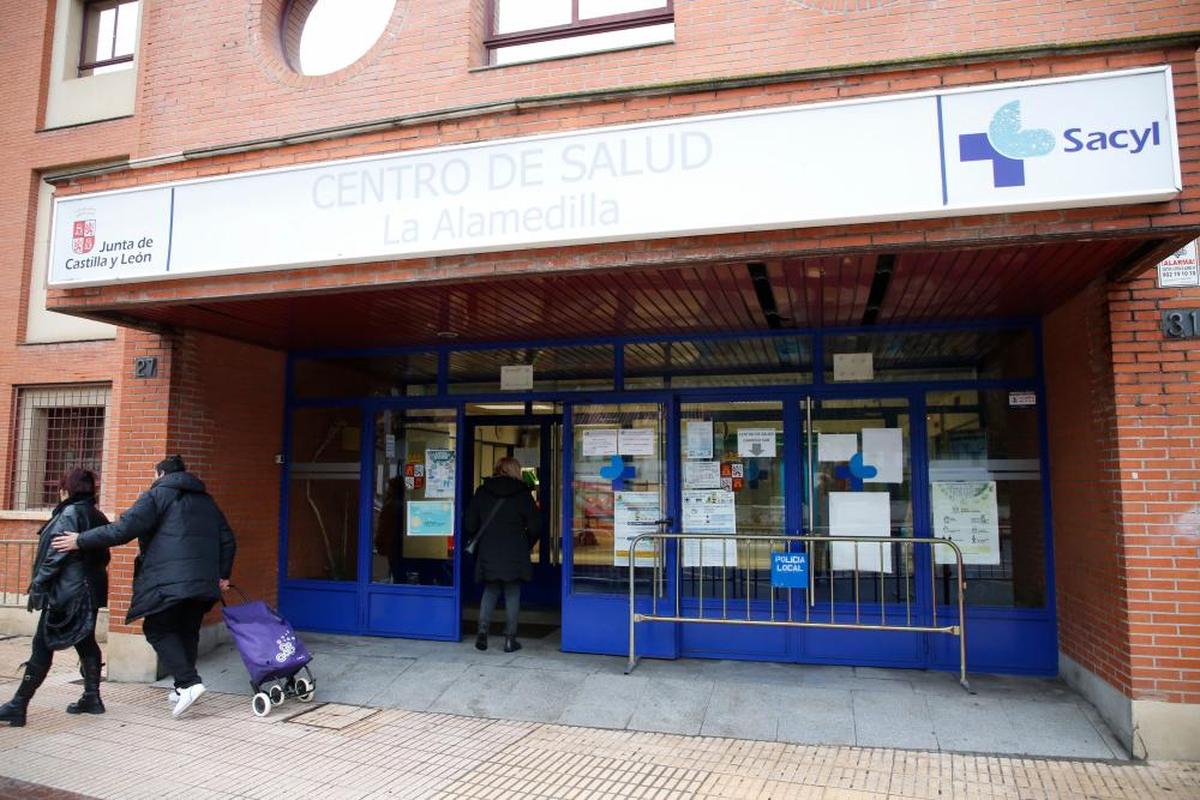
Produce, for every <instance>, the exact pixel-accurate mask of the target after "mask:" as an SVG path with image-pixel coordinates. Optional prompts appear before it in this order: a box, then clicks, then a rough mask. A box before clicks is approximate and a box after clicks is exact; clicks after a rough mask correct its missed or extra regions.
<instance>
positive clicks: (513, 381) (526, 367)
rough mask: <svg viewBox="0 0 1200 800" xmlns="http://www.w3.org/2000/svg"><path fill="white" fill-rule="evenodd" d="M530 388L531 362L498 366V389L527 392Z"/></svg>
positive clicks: (531, 381)
mask: <svg viewBox="0 0 1200 800" xmlns="http://www.w3.org/2000/svg"><path fill="white" fill-rule="evenodd" d="M532 388H533V365H532V364H514V365H512V366H506V367H501V368H500V391H502V392H528V391H529V390H530V389H532Z"/></svg>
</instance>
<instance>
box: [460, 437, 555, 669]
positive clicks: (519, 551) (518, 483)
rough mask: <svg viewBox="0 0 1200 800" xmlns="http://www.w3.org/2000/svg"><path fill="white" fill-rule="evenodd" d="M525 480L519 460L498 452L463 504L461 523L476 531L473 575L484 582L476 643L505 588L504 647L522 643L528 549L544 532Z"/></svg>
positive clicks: (482, 645) (471, 535)
mask: <svg viewBox="0 0 1200 800" xmlns="http://www.w3.org/2000/svg"><path fill="white" fill-rule="evenodd" d="M529 492H530V489H529V486H527V485H526V483H525V481H523V480H521V462H520V461H517V460H516V459H515V458H511V457H510V458H502V459H500V461H498V462H497V463H496V469H495V471H494V474H493V476H492V477H491V478H487V479H486V480H484V482H483V484H482V485H481V486H480V487H479V488H478V489H477V490H476V491H475V496H474V497H472V498H471V502H470V504H469V505H468V506H467V516H466V520H465V521H464V523H463V528H464V532H465V533H466V535H467V538H468V540H470V539H475V538H476V537H478V539H479V541H478V543H477V545H476V549H475V580H477V581H480V582H482V583H483V584H484V587H483V598H482V599H481V600H480V602H479V632H478V634H476V636H475V647H476V648H478V649H479V650H487V646H488V640H487V639H488V624H489V623H490V622H491V619H492V612H493V611H495V610H496V601H497V600H499V598H500V593H501V592H503V593H504V621H505V624H504V652H506V653H512V652H514V651H516V650H520V649H521V643H520V642H518V641H517V616H518V615H519V614H520V613H521V582H522V581H528V580H530V579H532V577H533V568H532V567H531V566H530V564H529V550H530V548H532V547H533V545H534V543H535V542H537V540H538V539H539V538H541V535H542V518H541V515H539V514H538V510H537V507H536V506H535V505H534V503H533V498H532V497H531V496H530V494H529Z"/></svg>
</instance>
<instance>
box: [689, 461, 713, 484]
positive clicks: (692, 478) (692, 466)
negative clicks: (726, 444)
mask: <svg viewBox="0 0 1200 800" xmlns="http://www.w3.org/2000/svg"><path fill="white" fill-rule="evenodd" d="M683 488H684V489H720V488H721V462H720V461H685V462H683Z"/></svg>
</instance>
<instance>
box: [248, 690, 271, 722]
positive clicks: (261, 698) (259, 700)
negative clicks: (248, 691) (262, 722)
mask: <svg viewBox="0 0 1200 800" xmlns="http://www.w3.org/2000/svg"><path fill="white" fill-rule="evenodd" d="M250 707H251V708H253V709H254V716H256V717H265V716H266V715H267V714H270V713H271V698H270V697H268V696H267V693H266V692H259V693H258V694H256V695H254V697H252V698H250Z"/></svg>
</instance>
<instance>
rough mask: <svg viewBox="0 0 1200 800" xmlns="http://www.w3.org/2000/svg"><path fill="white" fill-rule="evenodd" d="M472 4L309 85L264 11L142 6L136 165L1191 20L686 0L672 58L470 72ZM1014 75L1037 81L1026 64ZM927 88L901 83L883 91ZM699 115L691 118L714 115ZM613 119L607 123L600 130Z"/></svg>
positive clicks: (1184, 8) (1041, 10) (657, 54)
mask: <svg viewBox="0 0 1200 800" xmlns="http://www.w3.org/2000/svg"><path fill="white" fill-rule="evenodd" d="M483 3H484V0H436V1H435V0H399V2H397V10H396V14H395V18H394V21H393V25H392V27H391V28H390V29H389V31H388V32H387V33H386V34H385V36H384V40H383V41H381V43H380V46H378V47H377V48H376V49H375V51H374V52H372V53H370V54H369V55H368V56H367V57H366V58H365V59H364V62H363V63H360V64H355V65H353V66H351V67H350V68H349V69H348V70H347V71H346V74H342V73H335V74H333V75H329V76H322V77H316V78H303V77H301V76H297V75H295V74H293V73H292V72H291V71H290V70H288V69H287V68H286V66H284V65H283V64H282V63H281V60H280V55H279V45H278V41H279V35H278V30H279V29H278V23H277V21H276V15H277V13H278V9H279V8H280V7H281V6H282V5H283V4H282V3H280V2H278V0H268V1H267V2H259V0H255V1H254V2H242V3H213V2H197V1H196V0H191V2H187V3H147V4H146V9H145V12H144V17H143V22H142V52H143V53H144V60H143V67H142V81H141V84H142V86H141V106H140V109H139V111H140V114H139V135H138V155H141V156H147V155H155V154H162V153H175V152H179V151H182V150H187V149H190V148H197V147H205V146H210V145H214V144H218V143H227V142H235V141H244V140H250V139H258V138H263V137H270V136H276V135H279V134H281V133H290V132H294V131H297V130H308V129H314V128H320V127H326V126H330V125H337V124H344V123H352V122H359V121H362V120H366V119H378V118H383V117H391V116H396V115H405V114H416V113H421V112H428V111H430V110H434V109H440V108H446V107H450V106H460V105H468V104H476V103H488V102H498V101H505V100H510V99H512V98H516V97H535V96H540V95H545V94H552V93H571V92H579V91H587V90H598V89H608V88H612V87H619V86H629V85H643V84H647V83H660V82H661V83H674V82H680V81H687V80H694V79H702V78H718V77H727V76H740V75H746V74H762V73H772V72H779V71H785V70H798V69H824V68H829V67H834V66H843V65H848V64H871V63H874V62H881V61H889V60H895V59H918V58H928V57H932V56H938V55H942V54H948V53H953V54H964V53H970V52H972V51H980V50H984V49H996V48H1016V47H1029V46H1046V45H1053V44H1063V43H1069V42H1094V41H1097V40H1103V39H1109V38H1117V37H1141V36H1151V35H1156V34H1167V33H1174V32H1181V31H1194V30H1196V29H1197V28H1200V8H1198V7H1197V4H1195V3H1187V2H1179V3H1177V2H1158V3H1139V4H1136V5H1131V4H1130V3H1126V2H1119V1H1118V0H1076V1H1075V2H1069V3H1068V2H1055V3H1052V4H1048V3H1046V2H1036V1H1035V0H1019V1H1017V2H1014V1H1013V0H1006V2H991V3H967V2H927V1H926V0H901V1H900V2H897V3H895V4H893V5H891V6H889V7H887V8H882V9H873V10H866V11H856V12H852V13H845V14H837V13H834V14H825V13H821V12H820V11H816V10H812V9H807V8H804V7H803V6H802V5H801V4H799V3H797V2H793V1H792V0H753V1H750V0H687V1H686V2H679V3H676V12H675V17H676V37H675V38H676V42H675V44H672V45H666V46H659V47H649V48H641V49H636V50H631V51H626V52H620V53H608V54H602V55H592V56H587V57H581V58H568V59H558V60H554V61H548V62H542V63H536V64H525V65H516V66H509V67H502V68H493V69H483V70H471V67H473V66H475V65H478V64H479V63H481V61H482V57H483V54H482V52H481V50H480V40H481V37H482V27H483V24H484V18H485V15H484V14H483V13H482V9H483ZM1048 5H1049V6H1052V8H1049V9H1048V8H1047V6H1048ZM1096 68H1099V67H1096ZM1023 71H1024V72H1026V73H1036V71H1037V70H1036V68H1035V67H1034V66H1033V65H1032V64H1028V63H1027V64H1026V65H1025V69H1024V70H1023ZM1018 74H1019V73H1018ZM959 77H960V78H963V79H966V80H970V77H969V76H966V75H960V76H959ZM927 85H928V84H927V83H925V82H924V81H922V80H919V79H915V80H910V81H908V82H907V83H905V84H901V85H900V86H898V87H897V89H896V90H897V91H900V90H903V89H914V88H924V87H925V86H927ZM850 89H851V91H853V87H852V86H851V87H850ZM709 99H710V98H704V97H701V98H699V101H700V103H701V106H700V108H698V109H697V110H716V109H715V108H709V107H708V106H707V105H706V104H705V103H706V101H707V100H709ZM716 105H717V106H720V103H719V102H718V103H716ZM621 110H622V109H621V107H620V105H619V104H617V105H616V106H614V107H611V108H609V109H607V112H608V114H609V115H610V116H611V117H612V118H611V119H609V120H607V121H619V118H620V112H621Z"/></svg>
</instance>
